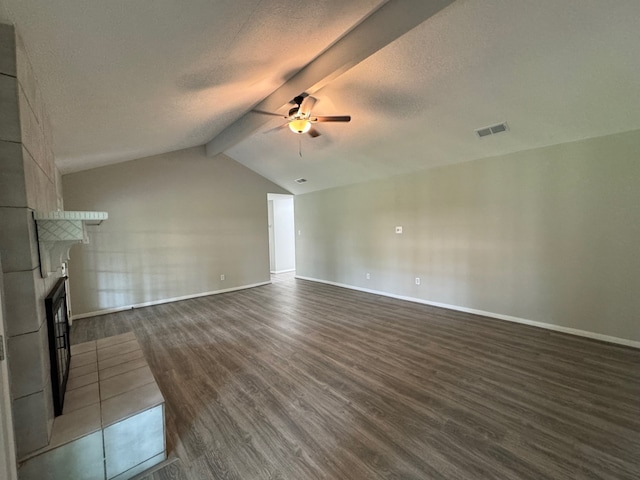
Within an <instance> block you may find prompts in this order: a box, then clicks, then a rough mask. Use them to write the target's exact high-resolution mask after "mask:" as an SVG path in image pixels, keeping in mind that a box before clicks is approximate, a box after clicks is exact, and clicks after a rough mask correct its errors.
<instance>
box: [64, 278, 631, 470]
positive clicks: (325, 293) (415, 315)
mask: <svg viewBox="0 0 640 480" xmlns="http://www.w3.org/2000/svg"><path fill="white" fill-rule="evenodd" d="M127 331H133V332H135V334H136V337H137V338H138V341H139V342H140V344H141V347H142V349H143V350H144V353H145V357H146V359H147V361H148V363H149V365H150V367H151V369H152V371H153V373H154V375H155V376H156V380H157V382H158V384H159V386H160V388H161V390H162V392H163V394H164V396H165V398H166V401H167V403H166V409H167V410H166V418H167V445H168V448H169V450H170V455H172V456H174V457H176V458H178V460H179V462H176V463H175V464H171V465H168V466H167V467H165V468H166V471H164V472H163V471H159V472H156V473H155V474H154V475H153V476H152V477H150V480H158V479H165V478H167V479H168V478H179V479H181V480H195V479H206V478H212V479H220V478H228V479H243V480H244V479H283V480H285V479H296V480H297V479H350V480H359V479H400V478H402V479H443V480H444V479H446V480H450V479H461V480H464V479H531V480H540V479H558V480H560V479H567V480H569V479H572V480H573V479H601V480H610V479H611V480H612V479H637V478H640V351H638V350H636V349H632V348H627V347H622V346H618V345H613V344H607V343H603V342H598V341H594V340H590V339H585V338H581V337H575V336H570V335H565V334H558V333H556V332H550V331H546V330H542V329H538V328H534V327H529V326H525V325H519V324H513V323H509V322H504V321H499V320H495V319H490V318H486V317H481V316H476V315H472V314H465V313H460V312H454V311H450V310H445V309H440V308H436V307H431V306H426V305H420V304H415V303H409V302H403V301H400V300H395V299H390V298H388V297H381V296H377V295H371V294H366V293H362V292H355V291H350V290H345V289H341V288H338V287H333V286H329V285H322V284H316V283H313V282H308V281H303V280H296V279H294V277H293V276H292V275H290V274H285V275H278V276H275V277H274V282H273V284H271V285H267V286H263V287H259V288H253V289H250V290H244V291H238V292H231V293H227V294H223V295H216V296H210V297H202V298H196V299H192V300H186V301H182V302H175V303H171V304H164V305H158V306H155V307H147V308H141V309H132V310H129V311H125V312H119V313H116V314H112V315H103V316H100V317H94V318H92V319H85V320H79V321H76V322H74V324H73V326H72V343H79V342H83V341H88V340H94V339H98V338H103V337H106V336H110V335H116V334H120V333H125V332H127ZM163 470H164V469H163Z"/></svg>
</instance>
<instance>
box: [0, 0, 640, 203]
mask: <svg viewBox="0 0 640 480" xmlns="http://www.w3.org/2000/svg"><path fill="white" fill-rule="evenodd" d="M2 1H4V2H5V3H6V6H7V7H8V11H9V14H10V16H11V18H13V19H14V20H15V21H16V22H17V23H18V28H19V30H20V31H21V32H22V35H23V36H24V37H25V43H26V44H27V48H28V49H29V51H30V52H31V55H32V57H34V58H33V63H34V69H35V70H36V74H37V75H38V77H39V78H40V83H41V84H42V85H41V88H42V90H43V95H44V98H45V101H46V102H47V104H48V106H49V109H50V111H51V117H52V121H53V126H54V135H55V154H56V161H57V163H58V165H59V166H60V167H61V168H62V169H63V171H67V172H69V171H75V170H81V169H87V168H92V167H94V166H97V165H102V164H107V163H115V162H118V161H125V160H129V159H132V158H138V157H142V156H147V155H151V154H154V153H160V152H166V151H171V150H177V149H180V148H184V147H188V146H193V145H198V144H204V143H206V142H207V141H209V140H211V139H212V138H215V137H216V135H217V134H218V133H220V132H222V131H223V130H225V129H226V128H227V127H229V126H230V125H232V124H233V123H234V122H235V121H236V120H237V119H238V118H240V117H242V116H243V115H244V114H245V113H246V112H247V111H248V110H249V109H250V108H251V107H252V106H253V105H255V104H257V103H258V102H260V101H261V100H262V99H263V98H265V97H267V96H268V95H269V94H270V93H271V92H273V91H274V90H275V89H276V88H278V87H280V86H281V85H282V84H283V82H285V81H286V80H287V79H289V78H290V77H291V76H292V75H293V74H294V73H295V72H296V71H298V70H299V69H300V68H302V67H303V66H304V65H306V64H307V63H308V62H309V61H310V60H312V59H313V58H314V57H315V56H316V55H317V54H319V53H320V52H321V51H323V50H324V49H325V48H327V47H328V46H329V45H330V44H331V43H332V42H334V41H335V40H336V39H337V38H339V37H340V36H341V35H343V34H344V33H345V32H346V31H347V30H349V29H350V28H351V27H352V26H353V25H354V24H356V23H357V22H359V21H360V20H361V19H362V18H363V17H365V16H366V15H367V14H369V13H370V12H371V11H372V10H374V9H376V8H377V7H378V6H379V5H380V4H382V3H385V2H382V1H373V0H371V1H364V0H360V1H349V2H344V1H342V2H340V1H334V0H331V1H322V2H305V3H304V9H302V10H301V9H300V5H301V2H299V1H298V2H296V1H289V2H287V1H258V0H255V1H248V0H245V1H238V0H229V1H216V2H212V1H204V0H191V1H189V2H174V1H168V0H163V1H159V0H155V1H137V2H130V1H124V0H119V1H109V2H78V1H72V0H56V1H55V2H54V1H51V0H0V2H2ZM392 1H394V0H392ZM638 18H640V2H639V1H638V0H562V1H558V0H538V1H535V2H533V1H529V0H457V1H456V2H455V3H453V4H452V5H450V6H449V7H446V8H445V9H444V10H442V11H441V12H440V13H438V14H436V15H435V16H433V17H432V18H430V19H428V20H427V21H425V22H424V23H422V24H421V25H419V26H418V27H416V28H415V29H413V30H411V31H410V32H408V33H407V34H405V35H403V36H402V37H400V38H399V39H397V40H395V41H393V42H392V43H390V44H389V45H387V46H386V47H384V48H382V49H381V50H379V51H378V52H377V53H374V54H373V55H372V56H370V57H368V58H367V59H365V60H364V61H362V62H361V63H358V64H357V65H355V66H353V68H351V69H350V70H348V71H346V73H343V74H342V75H340V76H339V77H337V78H335V79H333V80H332V81H331V82H330V83H329V84H328V85H327V86H325V87H324V88H322V89H320V90H318V91H317V92H315V94H314V95H315V96H316V97H317V98H318V100H319V101H318V103H317V104H316V106H315V108H314V113H315V114H318V115H332V114H351V115H352V117H353V120H352V122H351V123H349V124H321V125H319V126H318V128H319V129H320V130H321V132H322V134H323V135H322V136H320V137H318V138H316V139H312V138H310V137H308V136H302V137H299V136H296V135H294V134H293V133H291V132H289V131H288V130H281V131H277V132H274V133H269V134H263V133H261V132H262V131H266V130H268V129H270V128H272V127H274V126H276V125H278V122H279V121H280V120H279V119H277V118H274V119H270V118H269V117H266V118H264V120H265V122H266V123H265V124H264V126H263V128H261V130H260V131H259V132H258V133H255V134H253V135H250V136H248V137H246V138H244V139H238V140H240V141H239V143H237V144H236V145H235V146H233V147H231V148H230V149H228V150H227V151H226V153H227V154H228V155H230V156H231V157H232V158H234V159H235V160H237V161H239V162H241V163H243V164H244V165H246V166H248V167H249V168H251V169H253V170H255V171H256V172H258V173H260V174H262V175H264V176H265V177H267V178H269V179H271V180H273V181H275V182H276V183H278V184H279V185H281V186H283V187H284V188H287V189H289V190H290V191H292V192H294V193H303V192H307V191H312V190H318V189H323V188H330V187H333V186H337V185H343V184H349V183H354V182H358V181H363V180H368V179H375V178H380V177H383V176H387V175H393V174H398V173H407V172H411V171H415V170H419V169H424V168H428V167H432V166H437V165H444V164H448V163H455V162H462V161H469V160H474V159H478V158H483V157H488V156H493V155H500V154H505V153H510V152H514V151H520V150H525V149H531V148H537V147H541V146H546V145H551V144H557V143H562V142H568V141H573V140H579V139H583V138H589V137H594V136H600V135H606V134H611V133H617V132H622V131H629V130H634V129H640V109H639V108H637V100H636V99H637V98H640V29H638V27H637V26H638ZM392 23H393V20H392V19H390V20H389V25H391V24H392ZM280 111H282V110H280ZM501 121H507V122H508V124H509V126H510V132H508V133H506V134H500V135H496V136H492V137H488V138H485V139H482V140H479V139H478V138H476V136H475V135H474V130H475V129H476V128H480V127H484V126H487V125H491V124H494V123H498V122H501ZM299 142H301V147H302V154H303V157H302V158H300V156H299V155H298V150H299V146H300V145H299ZM299 177H304V178H307V179H308V182H307V183H306V184H304V185H298V184H296V183H295V182H294V180H295V179H296V178H299Z"/></svg>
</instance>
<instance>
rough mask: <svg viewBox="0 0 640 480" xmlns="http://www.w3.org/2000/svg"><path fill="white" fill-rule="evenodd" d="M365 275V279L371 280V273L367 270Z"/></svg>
mask: <svg viewBox="0 0 640 480" xmlns="http://www.w3.org/2000/svg"><path fill="white" fill-rule="evenodd" d="M365 277H367V280H371V274H370V273H369V272H367V274H366V275H365Z"/></svg>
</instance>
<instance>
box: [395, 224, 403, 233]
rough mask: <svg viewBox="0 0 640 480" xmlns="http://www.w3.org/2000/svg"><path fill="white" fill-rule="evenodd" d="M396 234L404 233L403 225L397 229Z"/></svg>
mask: <svg viewBox="0 0 640 480" xmlns="http://www.w3.org/2000/svg"><path fill="white" fill-rule="evenodd" d="M396 233H402V226H401V225H398V226H397V227H396Z"/></svg>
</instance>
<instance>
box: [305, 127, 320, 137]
mask: <svg viewBox="0 0 640 480" xmlns="http://www.w3.org/2000/svg"><path fill="white" fill-rule="evenodd" d="M307 133H308V134H309V136H310V137H311V138H316V137H319V136H320V135H322V134H321V133H320V132H319V131H318V130H316V129H315V128H313V127H311V128H310V129H309V131H308V132H307Z"/></svg>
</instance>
